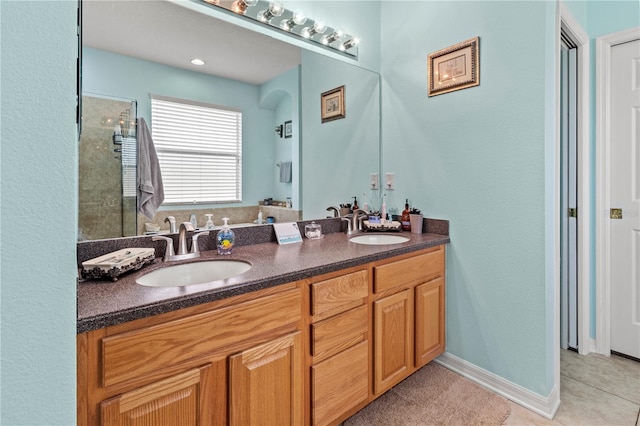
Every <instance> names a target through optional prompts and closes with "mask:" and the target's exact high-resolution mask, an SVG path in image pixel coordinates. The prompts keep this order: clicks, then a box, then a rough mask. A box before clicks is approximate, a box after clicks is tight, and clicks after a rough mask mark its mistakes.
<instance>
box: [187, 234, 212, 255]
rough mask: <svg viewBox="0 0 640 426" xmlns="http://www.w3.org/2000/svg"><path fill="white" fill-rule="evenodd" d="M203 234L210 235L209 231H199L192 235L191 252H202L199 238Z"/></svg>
mask: <svg viewBox="0 0 640 426" xmlns="http://www.w3.org/2000/svg"><path fill="white" fill-rule="evenodd" d="M202 235H209V231H203V232H198V233H197V234H193V236H192V237H191V253H200V248H199V247H198V238H200V237H201V236H202Z"/></svg>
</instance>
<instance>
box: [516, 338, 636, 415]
mask: <svg viewBox="0 0 640 426" xmlns="http://www.w3.org/2000/svg"><path fill="white" fill-rule="evenodd" d="M560 352H561V353H560V400H561V403H560V407H559V408H558V411H557V413H556V416H555V417H554V419H553V420H549V419H545V418H544V417H542V416H539V415H537V414H535V413H533V412H531V411H529V410H527V409H525V408H522V407H520V406H519V405H517V404H514V403H512V402H511V401H510V402H509V403H510V404H511V415H510V416H509V417H508V418H507V420H506V421H505V423H504V424H505V425H554V426H558V425H563V426H574V425H594V426H596V425H597V426H605V425H606V426H609V425H611V426H613V425H621V426H640V420H639V416H640V362H636V361H631V360H629V359H626V358H622V357H618V356H611V357H605V356H601V355H595V354H590V355H586V356H583V355H578V354H577V353H575V352H571V351H566V350H561V351H560Z"/></svg>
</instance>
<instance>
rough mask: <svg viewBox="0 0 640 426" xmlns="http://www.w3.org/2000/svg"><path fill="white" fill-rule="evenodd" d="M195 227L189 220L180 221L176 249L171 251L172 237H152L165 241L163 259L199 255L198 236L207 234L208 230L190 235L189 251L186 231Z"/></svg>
mask: <svg viewBox="0 0 640 426" xmlns="http://www.w3.org/2000/svg"><path fill="white" fill-rule="evenodd" d="M195 229H196V228H195V227H194V226H193V224H192V223H191V222H182V223H181V224H180V231H179V234H178V251H177V253H174V251H173V239H172V238H170V237H163V236H156V237H153V238H152V240H153V241H161V240H164V241H166V243H167V248H166V250H165V252H164V261H165V262H169V261H173V260H184V259H193V258H196V257H200V250H199V248H198V238H199V237H200V236H202V235H209V231H204V232H198V233H197V234H193V236H192V237H191V251H187V231H195Z"/></svg>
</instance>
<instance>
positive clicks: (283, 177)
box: [280, 161, 291, 182]
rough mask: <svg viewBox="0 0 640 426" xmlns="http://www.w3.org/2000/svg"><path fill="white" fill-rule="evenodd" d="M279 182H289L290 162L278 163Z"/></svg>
mask: <svg viewBox="0 0 640 426" xmlns="http://www.w3.org/2000/svg"><path fill="white" fill-rule="evenodd" d="M280 182H291V161H283V162H281V163H280Z"/></svg>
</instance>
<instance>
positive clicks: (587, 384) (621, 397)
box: [560, 372, 640, 426]
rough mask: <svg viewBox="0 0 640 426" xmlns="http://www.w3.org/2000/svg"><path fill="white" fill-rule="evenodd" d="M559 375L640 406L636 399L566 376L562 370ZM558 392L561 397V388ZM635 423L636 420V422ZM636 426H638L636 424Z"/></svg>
mask: <svg viewBox="0 0 640 426" xmlns="http://www.w3.org/2000/svg"><path fill="white" fill-rule="evenodd" d="M560 375H561V376H564V377H567V378H569V379H571V380H575V381H576V382H578V383H582V384H583V385H586V386H589V387H591V388H593V389H596V390H599V391H600V392H604V393H606V394H609V395H611V396H615V397H616V398H620V399H622V400H623V401H627V402H630V403H632V404H633V405H635V406H637V407H639V408H640V404H638V403H637V402H636V401H632V400H630V399H627V398H625V397H624V396H621V395H617V394H615V393H612V392H609V391H608V390H605V389H601V388H599V387H597V386H594V385H592V384H591V383H587V382H583V381H582V380H580V379H576V378H575V377H571V376H568V375H566V374H563V373H562V372H560ZM560 393H561V397H562V389H560ZM636 423H637V422H636ZM636 426H638V425H636Z"/></svg>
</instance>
